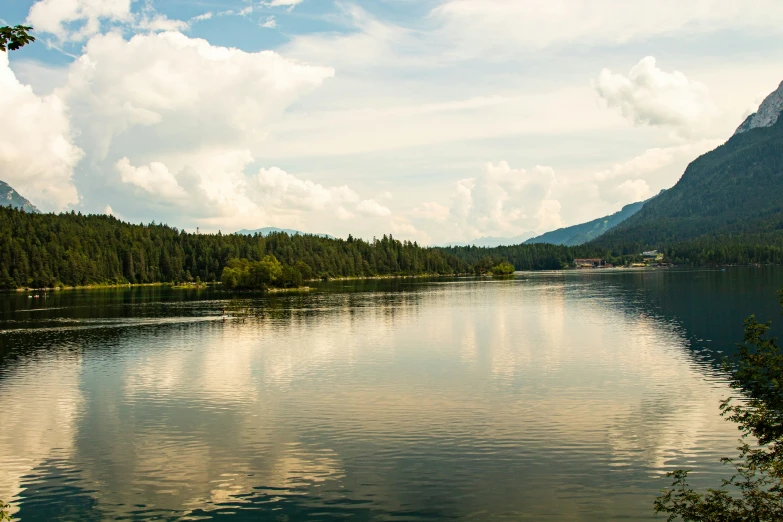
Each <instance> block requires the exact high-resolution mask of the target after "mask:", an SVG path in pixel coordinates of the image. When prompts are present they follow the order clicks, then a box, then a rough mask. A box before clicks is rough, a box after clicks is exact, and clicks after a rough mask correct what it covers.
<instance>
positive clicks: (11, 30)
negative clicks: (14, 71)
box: [0, 25, 35, 51]
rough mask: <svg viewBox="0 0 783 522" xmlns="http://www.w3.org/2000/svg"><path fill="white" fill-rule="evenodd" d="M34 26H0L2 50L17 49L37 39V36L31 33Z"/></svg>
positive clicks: (0, 47) (0, 48)
mask: <svg viewBox="0 0 783 522" xmlns="http://www.w3.org/2000/svg"><path fill="white" fill-rule="evenodd" d="M32 30H33V28H32V27H30V26H28V25H15V26H14V27H8V26H4V27H0V51H16V50H17V49H20V48H22V47H24V46H25V45H27V44H29V43H33V42H34V41H35V36H33V35H31V34H30V31H32Z"/></svg>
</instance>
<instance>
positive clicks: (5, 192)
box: [0, 181, 41, 214]
mask: <svg viewBox="0 0 783 522" xmlns="http://www.w3.org/2000/svg"><path fill="white" fill-rule="evenodd" d="M0 205H2V206H4V207H13V208H21V209H22V210H24V211H25V212H32V213H34V214H40V213H41V211H40V210H38V209H37V208H36V207H35V205H33V204H32V203H30V202H29V201H27V200H26V199H25V198H23V197H22V196H20V195H19V193H18V192H17V191H15V190H14V189H13V188H11V186H10V185H8V183H5V182H3V181H0Z"/></svg>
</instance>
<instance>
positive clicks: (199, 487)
mask: <svg viewBox="0 0 783 522" xmlns="http://www.w3.org/2000/svg"><path fill="white" fill-rule="evenodd" d="M780 287H783V270H781V269H777V268H776V269H770V268H764V269H753V268H749V269H729V270H727V271H726V272H721V271H666V270H657V271H636V272H632V271H600V272H599V271H589V272H568V273H531V274H528V273H525V274H518V275H517V276H516V277H515V278H513V279H510V280H502V281H492V280H471V279H459V280H433V281H422V280H417V281H412V280H406V281H382V282H365V283H340V282H335V283H330V284H327V285H324V286H323V287H321V288H320V289H319V291H317V292H313V293H311V294H308V295H289V296H282V297H264V296H260V295H259V296H253V295H243V296H241V297H240V298H232V297H231V295H230V294H226V293H221V292H220V291H217V290H209V291H200V292H198V291H182V290H173V289H164V288H152V289H150V288H147V289H128V290H111V291H91V292H61V293H57V294H49V295H48V296H47V298H46V299H45V300H44V299H42V298H41V299H28V298H27V296H26V295H17V294H5V295H0V427H1V429H0V498H2V499H4V500H6V501H10V502H11V503H12V505H13V509H14V511H15V516H16V517H19V518H21V519H22V520H25V521H27V520H31V521H32V520H55V519H62V520H211V519H214V518H219V519H222V520H223V519H225V520H229V519H231V520H233V519H236V520H301V519H305V518H306V519H308V520H337V519H349V520H440V519H463V518H466V519H471V518H472V519H477V520H487V519H497V520H585V521H587V520H590V521H593V520H648V519H656V517H654V516H653V513H652V501H653V499H654V497H655V495H656V493H657V492H658V491H659V490H660V489H661V488H662V487H664V486H666V485H667V480H666V479H665V477H664V474H665V472H666V471H668V470H671V469H674V468H677V467H688V468H691V469H694V470H696V473H695V474H694V476H693V483H694V484H696V485H715V484H716V483H717V482H718V480H719V478H720V477H723V476H724V475H726V474H727V473H728V470H727V469H726V468H724V467H723V466H722V465H721V464H720V463H719V462H718V459H719V458H720V457H721V456H725V455H731V454H733V453H734V450H733V448H734V447H735V446H736V439H737V436H738V432H737V431H736V429H735V428H734V427H733V426H732V425H731V424H729V423H727V422H725V421H723V420H722V419H721V418H720V416H719V410H718V404H719V401H720V399H721V398H723V397H725V396H727V395H728V388H727V386H726V379H725V375H723V374H722V373H721V371H720V369H719V368H720V367H719V361H720V360H721V358H722V357H723V356H724V355H726V354H729V353H730V352H731V351H732V346H733V343H734V342H736V341H739V340H741V335H742V325H741V321H742V318H743V317H745V316H747V315H749V314H750V313H752V312H755V313H757V315H758V316H759V317H760V318H764V319H776V320H778V322H781V321H780V317H779V314H778V306H777V300H776V296H775V290H776V289H777V288H780ZM223 308H226V309H227V311H228V312H229V313H230V314H231V315H232V317H230V318H228V319H226V320H223V319H221V317H220V316H221V310H222V309H223Z"/></svg>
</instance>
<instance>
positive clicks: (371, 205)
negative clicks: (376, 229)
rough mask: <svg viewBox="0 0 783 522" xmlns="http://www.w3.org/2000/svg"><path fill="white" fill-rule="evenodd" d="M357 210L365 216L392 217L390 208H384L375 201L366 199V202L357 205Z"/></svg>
mask: <svg viewBox="0 0 783 522" xmlns="http://www.w3.org/2000/svg"><path fill="white" fill-rule="evenodd" d="M356 210H357V212H359V213H360V214H364V215H365V216H378V217H384V216H390V215H391V210H390V209H389V208H387V207H384V206H383V205H381V204H380V203H378V202H377V201H375V200H374V199H365V200H364V201H361V202H360V203H359V204H358V205H356Z"/></svg>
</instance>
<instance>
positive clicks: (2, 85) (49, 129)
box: [0, 52, 84, 210]
mask: <svg viewBox="0 0 783 522" xmlns="http://www.w3.org/2000/svg"><path fill="white" fill-rule="evenodd" d="M0 114H2V122H3V123H2V126H3V131H2V132H3V138H2V139H1V140H0V172H2V177H3V181H5V182H7V183H9V184H10V185H11V186H12V187H13V188H14V189H16V190H17V191H19V192H20V193H21V194H24V195H25V197H27V198H28V199H30V200H31V201H32V202H33V203H34V204H36V205H38V206H40V207H41V208H42V209H45V210H63V209H64V208H65V207H67V206H68V205H71V204H75V203H77V202H78V201H79V199H78V194H77V191H76V187H75V186H74V184H73V180H72V177H73V170H74V167H75V166H76V164H77V163H79V161H80V160H81V158H82V156H83V155H84V153H83V151H82V150H81V149H80V148H79V147H77V146H75V145H74V144H73V137H72V132H71V126H70V123H69V120H68V110H67V107H66V105H65V104H64V103H63V100H62V99H61V98H60V97H59V96H57V95H56V94H51V95H48V96H43V97H41V96H37V95H35V93H33V90H32V89H31V88H30V87H29V86H27V85H23V84H21V83H20V82H19V81H18V80H17V78H16V76H15V75H14V73H13V71H11V69H10V68H9V66H8V54H7V53H3V52H0Z"/></svg>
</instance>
